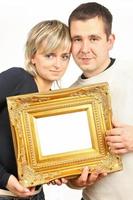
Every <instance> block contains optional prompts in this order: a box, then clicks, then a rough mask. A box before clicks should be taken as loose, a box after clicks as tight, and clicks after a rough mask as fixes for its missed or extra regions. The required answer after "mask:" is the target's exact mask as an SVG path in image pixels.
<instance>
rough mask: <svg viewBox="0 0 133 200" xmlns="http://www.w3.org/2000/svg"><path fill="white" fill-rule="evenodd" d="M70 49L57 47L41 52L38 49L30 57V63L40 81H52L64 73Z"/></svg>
mask: <svg viewBox="0 0 133 200" xmlns="http://www.w3.org/2000/svg"><path fill="white" fill-rule="evenodd" d="M70 49H71V47H68V48H66V49H64V50H63V49H62V48H58V49H56V50H55V51H53V52H51V53H48V54H47V53H42V50H41V49H40V50H38V51H37V52H36V54H35V55H34V58H32V63H33V64H34V65H35V69H36V73H37V77H36V78H37V79H38V80H40V81H44V82H45V81H47V82H50V83H52V82H53V81H56V80H59V79H60V78H61V77H62V76H63V75H64V73H65V71H66V69H67V66H68V63H69V60H70Z"/></svg>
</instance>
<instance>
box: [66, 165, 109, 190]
mask: <svg viewBox="0 0 133 200" xmlns="http://www.w3.org/2000/svg"><path fill="white" fill-rule="evenodd" d="M106 175H107V173H104V172H98V171H95V172H92V173H91V174H90V173H89V168H88V167H85V168H84V169H83V172H82V174H81V175H80V176H78V177H77V178H74V179H70V180H69V181H68V186H70V187H71V188H77V189H78V188H79V189H80V188H83V187H87V186H90V185H92V184H94V183H95V182H96V181H98V180H100V179H101V178H102V177H104V176H106Z"/></svg>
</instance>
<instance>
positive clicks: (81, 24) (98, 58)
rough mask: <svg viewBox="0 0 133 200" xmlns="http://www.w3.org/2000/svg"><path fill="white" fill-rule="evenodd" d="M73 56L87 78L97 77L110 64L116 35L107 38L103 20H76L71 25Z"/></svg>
mask: <svg viewBox="0 0 133 200" xmlns="http://www.w3.org/2000/svg"><path fill="white" fill-rule="evenodd" d="M70 33H71V38H72V55H73V58H74V60H75V62H76V63H77V65H78V66H79V67H80V68H81V70H83V72H84V75H85V76H86V77H90V76H93V75H96V74H98V73H100V72H101V71H103V70H104V69H105V68H106V67H107V66H108V64H109V62H110V58H109V50H110V49H111V48H112V46H113V43H114V35H112V34H111V35H110V36H109V37H108V38H107V35H106V33H105V29H104V24H103V21H102V19H101V18H98V17H95V18H92V19H89V20H85V21H82V20H74V21H72V22H71V25H70Z"/></svg>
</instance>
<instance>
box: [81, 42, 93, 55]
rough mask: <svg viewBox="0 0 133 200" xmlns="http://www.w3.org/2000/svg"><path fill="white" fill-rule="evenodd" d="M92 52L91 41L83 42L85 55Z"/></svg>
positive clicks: (82, 47)
mask: <svg viewBox="0 0 133 200" xmlns="http://www.w3.org/2000/svg"><path fill="white" fill-rule="evenodd" d="M90 50H91V44H90V42H89V41H83V43H82V46H81V51H82V52H83V53H88V52H90Z"/></svg>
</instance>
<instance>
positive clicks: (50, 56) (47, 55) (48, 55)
mask: <svg viewBox="0 0 133 200" xmlns="http://www.w3.org/2000/svg"><path fill="white" fill-rule="evenodd" d="M45 57H46V58H53V57H54V55H53V54H51V53H50V54H46V55H45Z"/></svg>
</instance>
